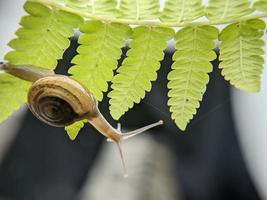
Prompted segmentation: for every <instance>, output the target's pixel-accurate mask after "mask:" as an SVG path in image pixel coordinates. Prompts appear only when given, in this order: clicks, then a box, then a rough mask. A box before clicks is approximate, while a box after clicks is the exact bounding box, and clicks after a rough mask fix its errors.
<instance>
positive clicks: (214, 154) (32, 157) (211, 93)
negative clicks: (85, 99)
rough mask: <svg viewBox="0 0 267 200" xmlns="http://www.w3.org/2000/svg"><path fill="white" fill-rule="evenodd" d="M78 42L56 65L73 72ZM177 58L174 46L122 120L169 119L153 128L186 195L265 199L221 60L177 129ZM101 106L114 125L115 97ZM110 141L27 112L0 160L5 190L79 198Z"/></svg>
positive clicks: (23, 195)
mask: <svg viewBox="0 0 267 200" xmlns="http://www.w3.org/2000/svg"><path fill="white" fill-rule="evenodd" d="M76 48H77V42H76V40H73V41H72V45H71V48H70V49H68V50H67V52H66V53H65V55H64V59H63V60H62V61H60V62H59V66H58V68H57V70H56V72H57V73H61V74H66V71H67V68H66V66H68V67H69V66H71V64H70V61H71V59H72V57H73V56H74V55H75V49H76ZM125 51H126V50H124V55H125ZM171 64H172V53H169V52H168V53H166V55H165V58H164V60H163V61H162V66H161V69H160V70H159V72H158V80H157V81H156V82H154V83H153V89H152V91H151V92H150V93H148V94H147V95H146V98H145V99H144V100H143V101H142V102H141V103H140V104H139V105H136V106H135V107H134V109H132V110H130V111H129V112H128V113H127V114H126V115H125V116H124V117H122V119H121V121H120V122H121V123H122V124H123V126H124V127H127V128H131V129H133V128H137V127H141V126H143V125H147V124H149V123H152V122H155V121H158V120H159V119H163V120H164V122H165V124H164V126H161V127H158V128H156V129H153V132H154V133H153V137H154V139H155V140H157V141H158V142H160V143H162V144H164V145H165V146H166V147H167V148H169V149H170V151H171V152H172V153H173V155H175V157H174V159H175V160H174V163H175V168H176V169H177V170H175V171H174V172H173V174H174V177H175V178H176V179H177V180H178V181H179V182H180V186H181V189H182V191H183V193H184V194H185V199H186V200H202V199H203V200H229V199H235V200H239V199H240V200H241V199H242V200H257V199H259V197H258V195H257V193H256V191H255V188H254V186H253V185H252V182H251V179H250V177H249V174H248V171H247V169H246V166H245V164H244V160H243V157H242V155H241V152H240V147H239V144H238V141H237V136H236V130H235V126H234V123H233V119H232V113H231V101H230V96H229V85H228V84H227V82H226V81H224V80H223V78H222V76H221V75H220V71H219V70H218V67H217V65H218V60H216V61H215V62H214V63H213V64H214V71H213V72H212V73H211V81H210V83H209V85H208V89H207V92H206V93H205V95H204V98H203V102H202V104H201V108H200V109H199V111H198V114H197V116H196V117H195V119H194V120H193V121H192V122H191V123H190V125H189V126H188V129H187V131H186V132H180V131H179V130H178V128H177V127H176V125H175V124H174V122H173V121H172V120H171V118H170V113H169V111H168V107H167V88H166V85H167V78H166V77H167V74H168V72H169V71H170V66H171ZM100 110H101V112H102V113H103V114H104V116H106V117H107V120H108V121H109V122H111V123H112V124H113V125H114V126H115V125H116V123H115V121H113V120H112V119H111V117H110V115H109V113H108V99H105V100H104V101H103V102H102V103H101V104H100ZM89 133H90V134H89ZM103 142H105V140H104V137H103V136H102V135H101V134H99V133H97V131H96V130H94V129H93V128H92V127H90V126H89V125H86V127H85V128H84V129H82V131H81V133H80V134H79V135H78V137H77V139H76V141H74V142H72V141H70V140H69V138H68V136H67V135H66V134H65V131H64V130H63V129H59V128H53V127H49V126H48V125H46V124H44V123H42V122H40V121H38V120H37V119H36V118H35V117H33V115H32V114H31V113H30V112H28V113H27V114H26V116H25V117H24V121H23V123H22V126H21V128H20V130H19V131H18V132H17V137H16V139H15V141H14V142H13V144H12V145H11V146H10V149H9V151H8V153H7V155H6V156H5V158H4V161H3V162H2V165H1V166H0V194H1V195H2V196H6V197H8V198H9V199H11V200H13V199H14V200H17V199H18V200H24V199H25V200H48V199H49V200H74V199H77V194H78V192H79V190H80V189H81V188H82V186H83V184H84V181H85V179H86V178H88V177H89V178H90V169H91V167H92V164H93V163H94V161H95V158H96V157H97V156H98V153H99V150H100V149H101V144H103ZM177 187H178V186H177Z"/></svg>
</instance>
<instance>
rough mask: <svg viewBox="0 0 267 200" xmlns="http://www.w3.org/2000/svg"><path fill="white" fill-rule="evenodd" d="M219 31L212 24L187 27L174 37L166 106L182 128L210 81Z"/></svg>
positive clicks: (194, 111) (184, 126)
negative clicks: (174, 45)
mask: <svg viewBox="0 0 267 200" xmlns="http://www.w3.org/2000/svg"><path fill="white" fill-rule="evenodd" d="M217 37H218V30H217V29H216V28H215V27H212V26H200V27H186V28H183V29H181V30H180V31H178V32H177V34H176V36H175V40H176V49H177V51H176V52H175V54H174V56H173V59H174V61H175V62H174V64H173V65H172V69H173V70H172V71H171V72H170V73H169V74H168V80H169V83H168V88H169V89H170V91H169V93H168V96H169V97H170V99H169V101H168V105H169V106H170V111H171V112H172V119H174V120H175V123H176V124H177V126H178V127H179V128H180V129H181V130H185V129H186V126H187V124H188V123H189V121H190V120H191V119H192V118H193V115H195V114H196V109H197V108H198V107H199V106H200V104H199V101H201V100H202V96H203V94H204V92H205V91H206V85H207V83H208V82H209V76H208V73H210V72H211V71H212V64H211V63H210V61H212V60H214V59H215V58H216V54H215V52H214V51H213V50H212V49H214V48H215V46H216V45H215V42H214V40H215V39H216V38H217Z"/></svg>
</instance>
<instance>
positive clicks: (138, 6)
mask: <svg viewBox="0 0 267 200" xmlns="http://www.w3.org/2000/svg"><path fill="white" fill-rule="evenodd" d="M120 11H121V17H122V18H127V19H135V20H141V19H156V18H158V15H159V1H158V0H145V1H144V0H121V4H120Z"/></svg>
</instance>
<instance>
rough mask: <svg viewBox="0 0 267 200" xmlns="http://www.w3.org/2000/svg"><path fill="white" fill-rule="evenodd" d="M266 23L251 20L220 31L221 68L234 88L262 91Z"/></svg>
mask: <svg viewBox="0 0 267 200" xmlns="http://www.w3.org/2000/svg"><path fill="white" fill-rule="evenodd" d="M264 28H265V22H264V21H262V20H260V19H253V20H248V21H246V22H240V23H235V24H231V25H229V26H227V27H226V28H225V29H224V30H223V31H222V32H221V34H220V36H219V39H220V40H221V41H222V43H221V51H220V60H221V61H222V62H221V63H220V65H219V67H220V68H221V69H222V75H223V76H224V78H225V79H226V80H228V81H230V83H231V84H232V85H234V86H235V87H237V88H239V89H241V90H244V91H248V92H257V91H259V90H260V85H261V74H262V70H263V64H264V59H263V57H262V55H263V54H264V51H263V48H262V47H263V46H264V41H263V40H262V39H261V37H262V36H263V34H264Z"/></svg>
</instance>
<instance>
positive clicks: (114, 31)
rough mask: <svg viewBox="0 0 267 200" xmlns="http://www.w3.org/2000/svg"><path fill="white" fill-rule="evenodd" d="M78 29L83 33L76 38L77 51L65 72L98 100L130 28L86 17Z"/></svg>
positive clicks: (101, 96) (119, 55)
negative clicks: (70, 65)
mask: <svg viewBox="0 0 267 200" xmlns="http://www.w3.org/2000/svg"><path fill="white" fill-rule="evenodd" d="M81 31H82V32H83V33H85V34H83V35H81V36H80V38H79V43H80V44H81V45H80V46H79V47H78V50H77V51H78V53H79V54H78V55H77V56H75V57H74V59H73V60H72V63H74V64H75V66H73V67H72V68H70V70H69V73H70V74H72V75H73V78H74V79H76V80H78V81H79V82H81V83H82V84H83V85H84V86H86V87H87V88H88V89H89V91H91V92H92V93H93V94H94V95H95V97H96V98H97V100H99V101H101V100H102V98H103V93H102V92H106V91H107V89H108V83H107V82H108V81H111V79H112V78H113V70H115V69H116V68H117V65H118V61H117V60H118V59H119V58H120V57H121V53H122V52H121V48H122V47H124V46H125V41H126V39H127V37H128V36H129V34H130V32H131V29H130V28H129V26H128V25H122V24H114V23H104V22H100V21H88V22H86V23H85V24H84V25H83V26H82V27H81Z"/></svg>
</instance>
